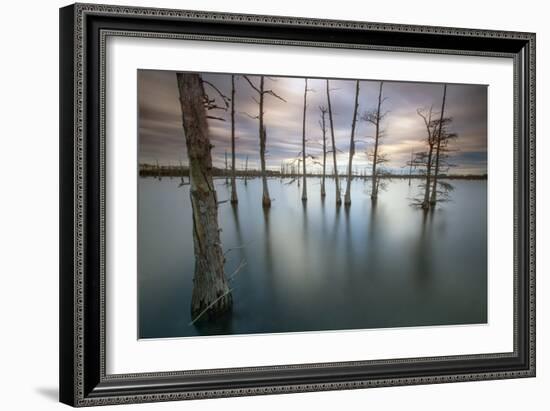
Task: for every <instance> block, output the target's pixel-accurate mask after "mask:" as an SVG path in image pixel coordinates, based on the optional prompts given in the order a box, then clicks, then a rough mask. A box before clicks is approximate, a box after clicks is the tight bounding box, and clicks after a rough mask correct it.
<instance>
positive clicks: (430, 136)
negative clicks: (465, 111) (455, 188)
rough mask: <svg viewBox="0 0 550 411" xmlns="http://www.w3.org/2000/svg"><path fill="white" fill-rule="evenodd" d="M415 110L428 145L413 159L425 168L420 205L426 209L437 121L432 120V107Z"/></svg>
mask: <svg viewBox="0 0 550 411" xmlns="http://www.w3.org/2000/svg"><path fill="white" fill-rule="evenodd" d="M416 112H417V113H418V115H419V116H420V117H421V118H422V120H423V121H424V125H425V127H426V133H427V137H426V143H427V145H428V150H427V151H426V152H421V153H417V156H416V159H415V161H416V166H417V167H421V168H425V175H426V180H425V183H424V199H423V200H422V202H421V203H420V205H421V207H422V208H423V209H424V210H427V209H429V208H430V181H431V175H432V160H433V151H434V145H435V132H436V130H437V122H436V121H434V120H432V116H433V107H430V108H429V110H428V109H417V110H416Z"/></svg>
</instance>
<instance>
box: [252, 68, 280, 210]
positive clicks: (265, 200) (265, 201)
mask: <svg viewBox="0 0 550 411" xmlns="http://www.w3.org/2000/svg"><path fill="white" fill-rule="evenodd" d="M243 77H244V79H245V80H246V81H247V82H248V84H249V85H250V87H252V89H253V90H254V91H255V92H256V93H258V100H254V101H256V102H257V103H258V107H259V112H258V116H256V117H254V118H257V119H258V122H259V132H258V134H259V137H260V165H261V169H262V185H263V194H262V206H263V207H264V208H269V207H271V198H270V197H269V188H268V186H267V174H266V167H265V151H266V150H265V147H266V137H267V136H266V134H267V133H266V128H265V125H264V97H265V96H266V95H269V96H273V97H275V98H278V99H279V100H281V101H284V102H286V100H285V99H284V98H282V97H281V96H279V95H277V94H276V93H275V92H274V91H273V90H269V89H268V90H266V89H265V88H264V76H260V86H259V87H257V86H256V85H255V84H254V83H253V82H252V80H250V78H249V77H248V76H243Z"/></svg>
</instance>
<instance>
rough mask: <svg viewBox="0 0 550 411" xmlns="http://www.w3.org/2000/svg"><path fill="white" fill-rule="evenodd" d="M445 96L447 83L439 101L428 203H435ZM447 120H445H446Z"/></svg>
mask: <svg viewBox="0 0 550 411" xmlns="http://www.w3.org/2000/svg"><path fill="white" fill-rule="evenodd" d="M446 97H447V84H444V85H443V100H442V102H441V113H440V117H439V124H438V129H437V138H436V140H437V143H436V150H435V170H434V179H433V180H434V181H433V186H432V195H431V198H430V205H432V206H433V205H435V203H436V201H437V178H438V175H439V157H440V153H441V141H442V137H443V134H442V131H443V127H444V124H445V122H446V121H445V120H446V119H445V117H444V115H445V99H446ZM447 120H448V121H450V120H449V119H447ZM448 121H447V122H448Z"/></svg>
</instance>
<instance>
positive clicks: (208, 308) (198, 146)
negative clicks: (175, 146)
mask: <svg viewBox="0 0 550 411" xmlns="http://www.w3.org/2000/svg"><path fill="white" fill-rule="evenodd" d="M176 77H177V82H178V90H179V98H180V106H181V113H182V120H183V129H184V132H185V142H186V144H187V153H188V157H189V177H190V181H191V187H190V196H191V207H192V210H193V243H194V250H195V274H194V278H193V295H192V298H191V315H192V317H193V318H194V319H197V317H199V316H200V317H202V318H204V317H207V318H212V317H215V316H218V315H220V314H222V313H224V312H226V311H228V310H229V309H230V308H231V305H232V297H231V290H230V288H229V285H228V282H227V279H226V278H225V274H224V262H225V258H224V255H223V251H222V247H221V242H220V228H219V225H218V204H217V197H216V191H215V189H214V184H213V179H212V157H211V153H210V151H211V147H212V146H211V144H210V140H209V138H208V125H207V120H206V111H205V108H204V106H203V103H204V89H203V85H202V82H201V78H200V76H199V75H198V74H193V73H178V74H177V75H176Z"/></svg>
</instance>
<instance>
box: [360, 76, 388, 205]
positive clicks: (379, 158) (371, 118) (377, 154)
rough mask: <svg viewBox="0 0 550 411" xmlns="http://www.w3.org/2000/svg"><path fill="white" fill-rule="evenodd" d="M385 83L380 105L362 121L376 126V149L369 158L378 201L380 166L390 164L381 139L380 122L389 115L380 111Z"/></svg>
mask: <svg viewBox="0 0 550 411" xmlns="http://www.w3.org/2000/svg"><path fill="white" fill-rule="evenodd" d="M383 86H384V82H383V81H381V82H380V87H379V90H378V104H377V106H376V108H375V109H374V110H371V111H367V112H365V113H364V114H363V116H362V117H361V119H362V120H363V121H366V122H368V123H371V124H372V125H373V126H374V147H373V149H372V151H371V152H368V153H367V157H368V158H369V159H370V160H371V161H372V177H371V181H372V184H371V194H370V196H371V198H372V199H373V200H376V198H378V188H379V185H380V179H379V174H380V170H379V167H378V166H379V165H380V164H383V163H386V162H388V161H389V160H388V158H387V156H386V155H385V154H383V153H382V152H381V151H380V143H381V141H380V140H381V139H382V138H383V137H384V130H382V129H381V127H380V122H381V121H382V120H383V119H384V117H385V116H386V115H387V114H388V113H387V112H385V113H382V112H381V111H380V110H381V108H382V103H383V102H384V101H385V100H386V99H385V98H382V87H383Z"/></svg>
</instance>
